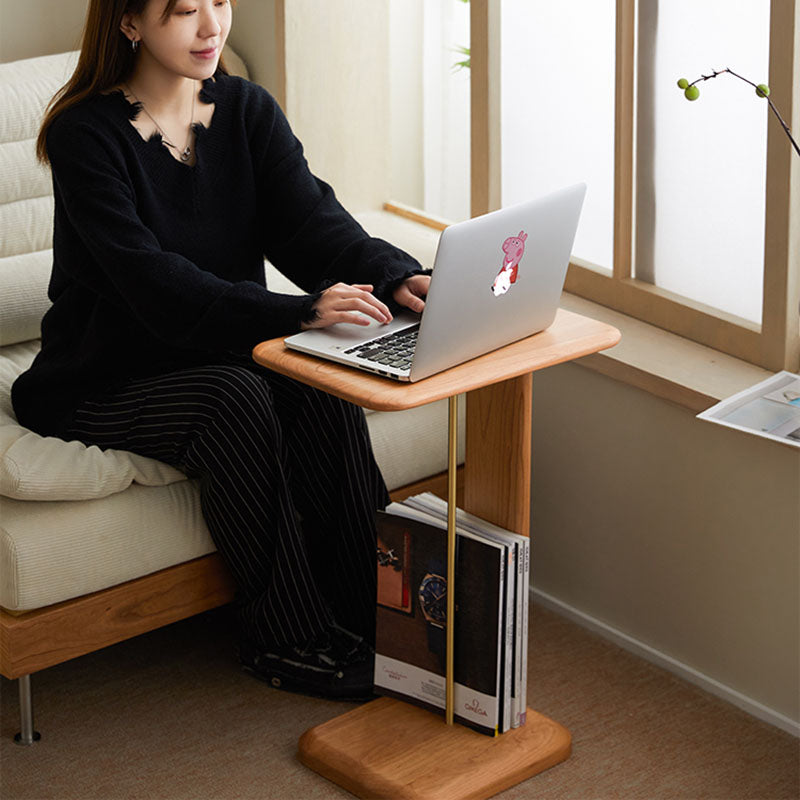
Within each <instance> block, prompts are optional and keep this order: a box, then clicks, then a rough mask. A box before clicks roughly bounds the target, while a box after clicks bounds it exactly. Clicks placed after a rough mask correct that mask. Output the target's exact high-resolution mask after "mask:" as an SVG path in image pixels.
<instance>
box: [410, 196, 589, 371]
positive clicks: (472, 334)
mask: <svg viewBox="0 0 800 800" xmlns="http://www.w3.org/2000/svg"><path fill="white" fill-rule="evenodd" d="M585 194H586V184H585V183H580V184H576V185H574V186H569V187H567V188H565V189H561V190H559V191H557V192H553V193H552V194H549V195H546V196H544V197H541V198H538V199H535V200H530V201H528V202H525V203H521V204H519V205H515V206H510V207H508V208H504V209H500V210H499V211H493V212H491V213H489V214H485V215H483V216H480V217H475V218H473V219H469V220H466V221H464V222H459V223H456V224H454V225H451V226H449V227H448V228H446V229H445V230H444V231H443V232H442V236H441V238H440V240H439V247H438V249H437V251H436V262H435V268H434V270H433V276H432V278H431V286H430V290H429V293H428V298H427V302H426V306H425V311H424V313H423V315H422V320H421V325H420V331H419V335H418V340H417V348H416V352H415V353H414V360H413V362H412V365H411V375H410V377H411V380H412V381H414V380H420V379H422V378H425V377H427V376H428V375H433V374H435V373H437V372H441V371H442V370H444V369H447V368H449V367H452V366H455V365H456V364H461V363H463V362H465V361H468V360H469V359H471V358H475V357H477V356H479V355H482V354H483V353H487V352H489V351H491V350H496V349H497V348H498V347H502V346H504V345H506V344H509V343H510V342H514V341H517V340H518V339H522V338H524V337H526V336H530V335H531V334H533V333H537V332H539V331H542V330H544V329H545V328H547V327H548V326H549V325H550V324H552V322H553V320H554V318H555V315H556V311H557V310H558V304H559V300H560V298H561V291H562V289H563V287H564V280H565V278H566V274H567V267H568V265H569V258H570V254H571V252H572V245H573V243H574V241H575V233H576V231H577V228H578V219H579V217H580V212H581V208H582V206H583V199H584V196H585Z"/></svg>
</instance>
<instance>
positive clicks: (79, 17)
mask: <svg viewBox="0 0 800 800" xmlns="http://www.w3.org/2000/svg"><path fill="white" fill-rule="evenodd" d="M86 6H87V0H0V61H16V60H17V59H20V58H31V57H33V56H40V55H49V54H50V53H63V52H64V51H65V50H76V49H77V48H78V46H79V45H80V39H81V32H82V30H83V20H84V18H85V16H86Z"/></svg>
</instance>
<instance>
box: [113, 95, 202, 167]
mask: <svg viewBox="0 0 800 800" xmlns="http://www.w3.org/2000/svg"><path fill="white" fill-rule="evenodd" d="M125 88H126V89H127V90H128V94H130V96H131V97H133V99H134V100H135V101H136V102H137V103H138V104H139V107H140V108H141V109H142V111H144V113H145V114H147V116H148V117H149V118H150V121H151V122H152V123H153V125H155V126H156V130H158V132H159V133H160V134H161V139H162V140H163V142H164V144H166V145H169V146H170V147H171V148H172V149H173V150H177V149H178V148H177V147H175V145H174V144H172V142H171V141H170V140H169V139H168V138H167V136H166V134H165V133H164V131H163V129H162V128H161V126H160V125H159V124H158V123H157V122H156V120H155V118H154V117H153V115H152V114H151V113H150V112H149V111H148V110H147V109H146V108H145V106H144V103H143V102H142V101H141V100H140V99H139V98H138V97H137V96H136V95H135V94H134V92H133V89H131V87H130V86H129V85H128V84H127V83H126V84H125ZM196 97H197V91H196V90H195V88H194V81H192V117H191V119H190V120H189V135H188V136H187V137H186V147H184V148H183V150H182V151H181V153H180V155H179V158H180V160H181V161H182V162H183V163H184V164H185V163H186V162H187V161H188V160H189V159H190V158H191V157H192V147H191V144H192V123H193V122H194V101H195V98H196Z"/></svg>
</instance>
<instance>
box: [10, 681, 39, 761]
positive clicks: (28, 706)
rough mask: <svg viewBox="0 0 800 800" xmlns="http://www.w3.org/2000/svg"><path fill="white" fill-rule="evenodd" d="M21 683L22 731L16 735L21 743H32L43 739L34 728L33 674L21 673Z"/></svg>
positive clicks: (20, 717) (20, 716)
mask: <svg viewBox="0 0 800 800" xmlns="http://www.w3.org/2000/svg"><path fill="white" fill-rule="evenodd" d="M17 683H18V684H19V721H20V728H21V730H20V732H19V733H18V734H17V735H16V736H15V737H14V741H15V742H16V743H17V744H19V745H31V744H33V743H34V742H38V741H39V739H41V738H42V737H41V734H40V733H39V732H38V731H35V730H34V729H33V699H32V698H31V676H30V675H21V676H20V677H19V678H17Z"/></svg>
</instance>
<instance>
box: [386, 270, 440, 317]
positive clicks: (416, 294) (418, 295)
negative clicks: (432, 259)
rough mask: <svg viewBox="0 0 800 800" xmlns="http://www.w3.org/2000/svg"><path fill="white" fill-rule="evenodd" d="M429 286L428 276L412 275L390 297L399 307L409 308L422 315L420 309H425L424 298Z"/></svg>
mask: <svg viewBox="0 0 800 800" xmlns="http://www.w3.org/2000/svg"><path fill="white" fill-rule="evenodd" d="M430 285H431V276H430V275H412V276H411V277H410V278H406V279H405V280H404V281H403V282H402V283H401V284H400V285H399V286H398V287H397V288H396V289H395V290H394V292H392V297H393V298H394V300H395V302H396V303H398V304H399V305H401V306H405V307H406V308H410V309H411V310H412V311H416V312H417V313H422V309H423V308H425V300H424V298H425V297H426V296H427V294H428V287H429V286H430Z"/></svg>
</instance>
